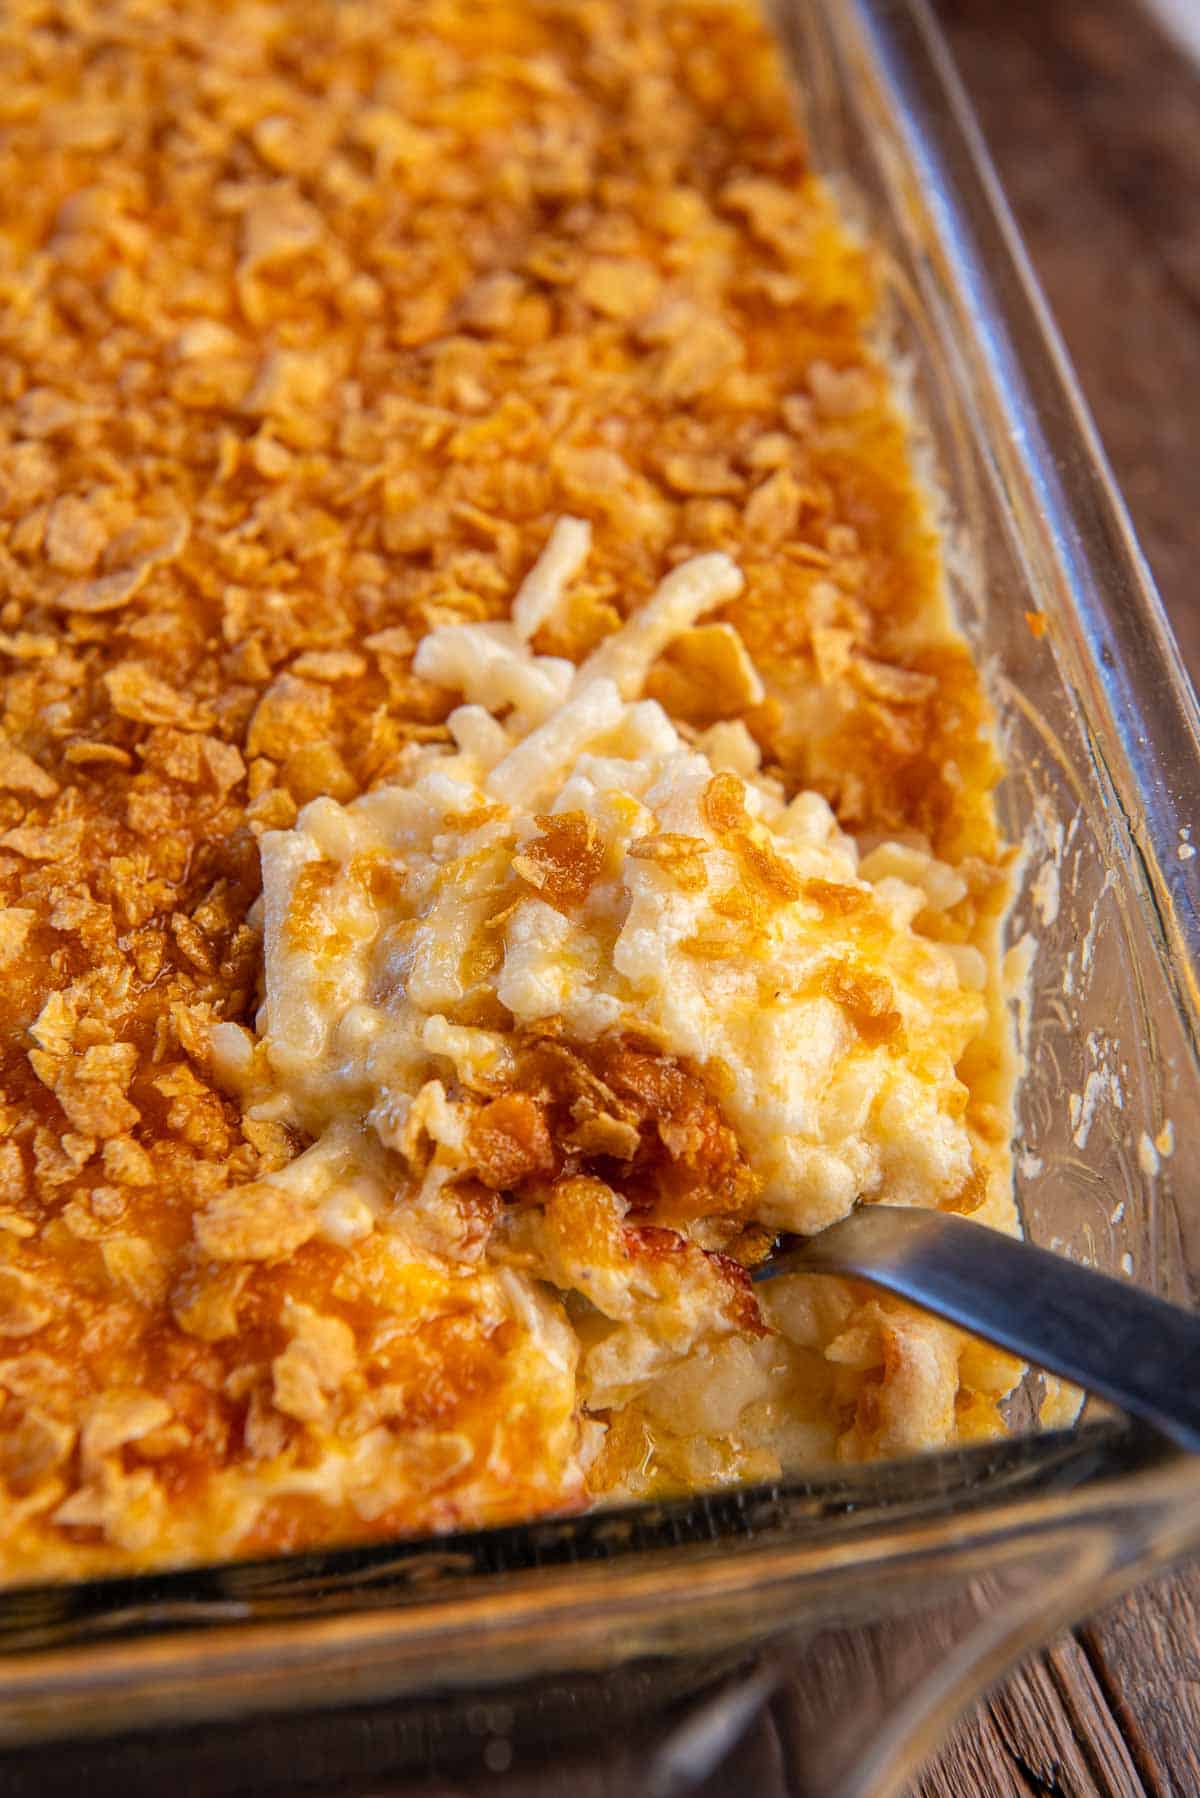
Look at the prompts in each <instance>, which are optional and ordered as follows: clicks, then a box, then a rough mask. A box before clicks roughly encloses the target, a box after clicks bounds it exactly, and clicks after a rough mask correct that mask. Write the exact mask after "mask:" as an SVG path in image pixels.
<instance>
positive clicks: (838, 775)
mask: <svg viewBox="0 0 1200 1798" xmlns="http://www.w3.org/2000/svg"><path fill="white" fill-rule="evenodd" d="M3 33H4V35H3V52H2V63H0V66H2V68H3V79H2V80H0V191H3V193H4V195H5V210H4V217H3V221H2V237H0V381H2V384H3V407H2V408H0V432H2V438H0V444H2V447H0V520H2V525H0V558H2V561H0V570H2V589H0V601H2V609H0V654H2V656H3V658H4V668H5V681H4V686H3V699H4V721H3V738H2V742H0V877H2V880H3V894H2V896H0V897H2V904H3V909H0V959H2V961H3V969H4V977H3V985H2V988H0V1003H2V1004H3V1007H4V1030H3V1053H4V1062H3V1095H2V1097H3V1106H2V1110H0V1118H2V1133H3V1134H2V1140H0V1398H2V1400H3V1410H2V1411H0V1476H2V1479H3V1505H2V1509H0V1537H2V1540H3V1554H2V1558H0V1570H2V1571H3V1573H4V1575H5V1576H6V1577H8V1578H9V1579H18V1578H25V1579H28V1578H40V1577H47V1576H55V1577H60V1576H79V1575H81V1574H87V1573H90V1572H93V1571H100V1570H111V1569H118V1568H125V1569H129V1568H135V1567H142V1566H149V1565H165V1564H169V1563H181V1562H188V1561H196V1560H213V1559H217V1558H223V1557H228V1556H234V1555H250V1554H257V1553H263V1552H268V1551H277V1550H284V1549H289V1548H294V1547H298V1546H303V1545H313V1544H323V1543H331V1542H336V1541H342V1540H348V1539H353V1538H363V1537H366V1536H384V1535H390V1534H395V1533H397V1532H414V1531H429V1530H446V1529H451V1528H456V1527H472V1526H477V1525H481V1524H485V1523H489V1522H496V1521H500V1520H513V1519H520V1518H525V1517H530V1516H533V1515H536V1514H538V1513H544V1512H547V1511H552V1510H570V1509H573V1508H577V1507H580V1506H583V1505H585V1504H587V1503H589V1502H593V1501H597V1500H607V1499H612V1498H615V1497H622V1496H624V1497H628V1496H638V1495H642V1494H649V1493H656V1494H657V1493H669V1492H678V1491H684V1490H688V1489H692V1488H696V1487H701V1486H711V1485H713V1484H715V1483H722V1482H729V1481H735V1480H745V1479H761V1478H770V1477H772V1476H774V1475H776V1474H778V1473H779V1471H780V1469H781V1468H785V1469H786V1468H793V1467H796V1466H799V1465H804V1464H813V1463H816V1462H820V1461H823V1460H832V1459H836V1458H838V1457H842V1458H848V1459H851V1460H853V1459H859V1458H863V1457H869V1456H879V1455H889V1454H897V1453H904V1452H910V1451H913V1450H916V1449H922V1448H928V1447H935V1446H938V1445H940V1444H946V1443H950V1442H956V1441H964V1440H970V1439H972V1438H975V1437H978V1436H984V1435H988V1434H991V1433H993V1432H996V1431H998V1430H1000V1429H1002V1428H1003V1421H1002V1417H1001V1413H1000V1410H999V1403H1000V1401H1001V1399H1002V1398H1003V1396H1004V1395H1005V1394H1006V1393H1007V1392H1008V1391H1009V1390H1010V1389H1011V1387H1012V1386H1013V1384H1014V1383H1015V1381H1016V1379H1017V1377H1018V1375H1019V1373H1020V1368H1019V1366H1018V1365H1017V1364H1016V1363H1015V1362H1013V1361H1012V1360H1011V1359H1009V1358H1007V1357H1005V1356H1002V1355H999V1354H997V1353H996V1352H994V1351H992V1350H988V1349H984V1348H983V1347H981V1346H980V1345H979V1344H977V1343H974V1342H972V1341H970V1340H969V1339H968V1338H966V1337H964V1336H963V1335H961V1334H960V1333H959V1332H956V1331H955V1330H953V1329H951V1328H949V1327H947V1326H944V1325H942V1324H939V1323H936V1322H934V1321H932V1320H930V1319H929V1318H927V1317H923V1316H920V1315H918V1314H917V1313H915V1312H913V1311H911V1310H909V1309H908V1308H906V1307H905V1306H904V1305H903V1304H901V1303H899V1302H895V1301H892V1300H890V1299H887V1298H880V1297H876V1296H873V1295H872V1294H871V1293H870V1291H869V1290H868V1289H867V1288H866V1287H863V1286H860V1285H856V1284H855V1283H853V1282H848V1281H842V1280H835V1279H830V1278H823V1279H818V1278H800V1279H794V1280H790V1281H780V1282H778V1283H777V1284H775V1285H773V1286H772V1288H771V1289H770V1290H769V1291H764V1294H763V1296H762V1297H761V1298H760V1297H758V1296H757V1295H756V1293H755V1292H754V1290H752V1288H751V1286H750V1284H749V1279H748V1275H747V1272H746V1269H747V1267H748V1266H749V1265H751V1264H752V1263H753V1262H754V1261H755V1260H756V1259H757V1258H760V1257H761V1256H762V1255H763V1254H765V1253H766V1252H768V1250H769V1248H770V1245H771V1243H772V1241H773V1240H774V1238H775V1236H776V1235H777V1234H778V1233H779V1232H782V1231H802V1232H811V1231H815V1230H819V1229H820V1228H822V1227H823V1226H824V1225H826V1224H828V1223H830V1222H831V1221H833V1220H834V1219H836V1218H839V1217H842V1216H843V1215H845V1213H846V1212H848V1211H849V1210H850V1209H851V1207H852V1206H854V1205H855V1204H857V1203H860V1202H870V1201H872V1200H878V1199H886V1200H889V1201H891V1202H895V1203H902V1204H912V1205H930V1206H941V1207H950V1208H952V1209H957V1210H964V1211H968V1210H969V1211H973V1212H975V1213H976V1214H977V1215H978V1216H980V1217H981V1218H984V1219H986V1220H987V1221H988V1222H990V1223H993V1224H995V1225H996V1226H998V1227H1000V1228H1013V1227H1014V1213H1013V1205H1012V1198H1011V1192H1010V1178H1009V1165H1008V1138H1009V1115H1010V1108H1009V1088H1010V1082H1011V1057H1010V1055H1009V1053H1008V1051H1007V1048H1006V1034H1005V1025H1004V998H1003V992H1002V986H1001V980H1000V965H999V955H998V948H997V944H998V934H999V924H1000V920H1001V915H1002V912H1003V907H1004V903H1005V897H1006V891H1007V867H1008V856H1007V853H1006V852H1005V850H1004V848H1003V846H1002V844H1001V843H1000V841H999V838H998V835H997V829H996V824H995V819H994V814H993V807H992V800H991V793H992V789H993V787H994V784H995V781H996V778H997V775H998V772H999V768H998V763H997V759H996V755H995V752H994V749H993V746H992V742H991V739H990V735H989V722H988V713H987V708H986V705H985V702H984V699H983V697H982V692H981V687H980V682H979V679H978V677H977V673H976V671H975V670H974V668H973V666H972V663H971V660H970V657H969V654H968V652H967V649H966V647H965V645H964V643H963V641H962V639H961V637H960V636H959V635H958V634H957V632H956V630H955V628H954V626H953V624H952V621H951V619H950V616H949V612H948V609H947V602H946V597H945V592H944V578H943V568H942V563H941V559H940V550H939V543H938V538H937V534H936V530H935V527H934V523H933V521H932V518H931V514H930V509H929V505H928V502H927V500H926V498H925V497H924V495H923V493H922V490H921V488H920V486H919V484H918V481H917V479H916V477H915V475H914V472H913V467H912V458H911V453H910V446H909V443H908V438H907V434H906V426H905V423H904V421H903V418H902V416H901V412H900V410H899V408H898V406H897V402H896V399H895V395H894V391H893V387H892V384H891V380H890V377H889V376H888V375H887V374H886V372H885V370H884V367H883V365H882V363H881V361H880V360H879V359H878V358H877V356H876V355H875V353H874V352H873V351H872V348H871V338H872V331H873V328H874V327H873V319H874V312H875V307H876V300H877V295H876V285H877V282H876V268H875V264H874V261H873V257H872V254H871V252H870V251H869V249H868V248H867V247H865V246H864V245H863V244H862V243H861V242H859V241H858V240H857V239H856V238H855V237H854V236H853V235H852V234H850V233H849V232H848V230H847V229H846V228H845V227H844V226H843V224H842V223H841V222H839V218H838V216H837V213H836V211H835V210H834V208H833V205H832V203H831V200H830V197H829V194H828V192H827V190H826V189H825V188H824V187H823V185H822V184H821V183H820V182H819V181H817V180H816V179H815V178H814V176H813V175H812V174H811V172H810V170H809V167H808V164H807V161H806V154H805V148H804V144H803V142H802V141H801V139H800V137H799V135H798V133H797V127H796V125H795V123H794V121H793V118H792V114H791V110H790V101H789V97H788V94H787V92H786V89H785V86H784V82H783V78H782V74H781V71H780V68H779V67H778V65H777V61H776V57H775V54H774V51H773V49H772V47H771V43H770V40H769V38H768V35H767V33H766V31H765V30H764V28H763V26H762V24H761V22H760V21H759V20H758V19H757V17H756V14H755V12H754V10H753V8H752V6H751V5H750V3H749V0H745V3H743V0H492V3H491V4H489V5H487V6H480V5H478V4H475V3H474V0H340V3H338V4H332V3H324V0H268V3H252V0H233V3H232V4H218V3H217V0H179V3H178V4H173V5H166V4H164V3H163V0H74V3H73V4H72V5H70V6H64V5H57V4H51V3H43V0H15V3H14V4H13V5H12V6H10V7H8V8H7V9H6V14H5V23H4V26H3Z"/></svg>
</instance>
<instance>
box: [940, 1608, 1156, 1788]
mask: <svg viewBox="0 0 1200 1798" xmlns="http://www.w3.org/2000/svg"><path fill="white" fill-rule="evenodd" d="M975 1793H979V1794H981V1798H982V1794H984V1793H986V1794H988V1798H991V1795H992V1794H993V1793H994V1794H996V1798H1025V1794H1027V1793H1033V1794H1038V1795H1039V1798H1042V1795H1045V1798H1049V1795H1051V1794H1053V1798H1146V1788H1145V1786H1144V1785H1143V1783H1142V1781H1141V1779H1140V1778H1139V1776H1138V1772H1137V1768H1136V1767H1135V1765H1134V1762H1133V1758H1132V1756H1131V1755H1130V1753H1129V1750H1128V1748H1127V1747H1126V1745H1125V1742H1124V1741H1123V1739H1122V1736H1121V1731H1120V1728H1119V1726H1118V1723H1117V1720H1116V1719H1115V1718H1114V1716H1113V1713H1112V1711H1111V1709H1110V1708H1109V1705H1108V1703H1107V1701H1106V1699H1105V1697H1104V1694H1103V1693H1102V1691H1101V1690H1100V1687H1099V1685H1098V1684H1097V1681H1096V1678H1095V1675H1094V1674H1093V1672H1092V1669H1091V1667H1090V1666H1089V1664H1088V1661H1087V1659H1086V1657H1085V1655H1084V1654H1083V1652H1082V1650H1081V1649H1080V1647H1079V1645H1078V1643H1076V1642H1075V1641H1074V1640H1073V1638H1072V1637H1070V1636H1064V1637H1062V1638H1061V1639H1060V1640H1059V1641H1058V1642H1056V1643H1055V1644H1054V1646H1053V1648H1051V1649H1050V1650H1048V1652H1047V1653H1046V1654H1045V1655H1042V1656H1039V1657H1038V1658H1037V1659H1036V1660H1033V1661H1031V1662H1030V1663H1029V1665H1028V1666H1026V1667H1023V1668H1022V1669H1021V1671H1020V1672H1019V1673H1017V1674H1016V1675H1014V1677H1013V1678H1012V1679H1010V1680H1009V1681H1008V1682H1007V1684H1006V1685H1005V1686H1003V1687H1002V1688H1001V1690H1000V1691H999V1692H997V1693H996V1694H995V1695H994V1697H993V1698H992V1699H991V1701H990V1702H989V1703H987V1704H984V1705H980V1706H979V1707H977V1709H976V1710H975V1711H974V1712H973V1714H972V1715H971V1716H970V1717H969V1718H968V1719H967V1720H966V1721H965V1722H964V1723H963V1724H961V1725H960V1726H959V1728H958V1729H957V1730H956V1731H955V1732H954V1734H953V1736H952V1737H951V1739H950V1741H949V1742H948V1743H947V1744H946V1747H945V1748H944V1749H943V1751H942V1752H941V1754H939V1756H938V1757H937V1759H936V1760H935V1761H934V1762H933V1763H932V1764H931V1765H930V1766H929V1767H927V1768H926V1770H925V1772H924V1773H923V1774H922V1776H921V1777H920V1779H918V1780H917V1782H916V1784H915V1785H914V1786H913V1788H912V1792H911V1794H910V1798H966V1795H967V1794H975Z"/></svg>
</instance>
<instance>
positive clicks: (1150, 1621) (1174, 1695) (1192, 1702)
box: [1081, 1562, 1200, 1798]
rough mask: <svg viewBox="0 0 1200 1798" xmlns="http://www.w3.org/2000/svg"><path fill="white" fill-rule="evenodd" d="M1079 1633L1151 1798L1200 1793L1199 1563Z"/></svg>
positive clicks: (1155, 1584) (1146, 1589) (1142, 1592)
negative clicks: (1150, 1792)
mask: <svg viewBox="0 0 1200 1798" xmlns="http://www.w3.org/2000/svg"><path fill="white" fill-rule="evenodd" d="M1081 1636H1082V1640H1083V1643H1084V1646H1085V1647H1086V1649H1087V1652H1088V1654H1089V1656H1090V1657H1091V1659H1092V1662H1093V1664H1094V1666H1095V1668H1096V1672H1097V1677H1098V1679H1099V1682H1100V1683H1101V1685H1102V1686H1103V1688H1104V1690H1105V1694H1106V1696H1107V1699H1108V1702H1109V1703H1110V1705H1111V1706H1112V1708H1113V1710H1114V1712H1115V1713H1116V1715H1117V1717H1118V1719H1119V1721H1120V1724H1121V1728H1122V1730H1123V1731H1124V1733H1125V1736H1126V1738H1127V1740H1128V1741H1129V1744H1130V1747H1131V1750H1132V1753H1133V1755H1134V1758H1135V1759H1136V1761H1137V1764H1138V1766H1139V1768H1140V1769H1141V1772H1142V1777H1143V1779H1144V1780H1145V1782H1146V1784H1147V1786H1148V1787H1149V1789H1150V1790H1151V1791H1152V1792H1153V1793H1154V1794H1155V1798H1158V1795H1159V1794H1162V1798H1173V1795H1174V1794H1176V1793H1178V1794H1181V1795H1182V1794H1191V1793H1196V1792H1200V1566H1197V1565H1196V1564H1195V1563H1194V1562H1193V1563H1190V1564H1189V1565H1188V1566H1187V1567H1186V1568H1182V1569H1180V1570H1179V1572H1177V1573H1175V1574H1174V1575H1172V1576H1170V1577H1169V1578H1166V1579H1161V1580H1155V1581H1154V1582H1153V1583H1152V1584H1151V1585H1148V1586H1146V1587H1143V1588H1142V1589H1141V1590H1140V1591H1138V1592H1136V1593H1133V1594H1131V1596H1130V1597H1129V1598H1127V1599H1125V1600H1124V1601H1123V1603H1121V1604H1118V1605H1115V1606H1113V1607H1112V1608H1111V1609H1110V1610H1108V1611H1105V1612H1104V1614H1103V1615H1102V1616H1100V1617H1097V1618H1095V1619H1094V1620H1093V1621H1092V1622H1090V1623H1089V1624H1088V1625H1087V1626H1086V1628H1085V1629H1083V1630H1082V1631H1081Z"/></svg>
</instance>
